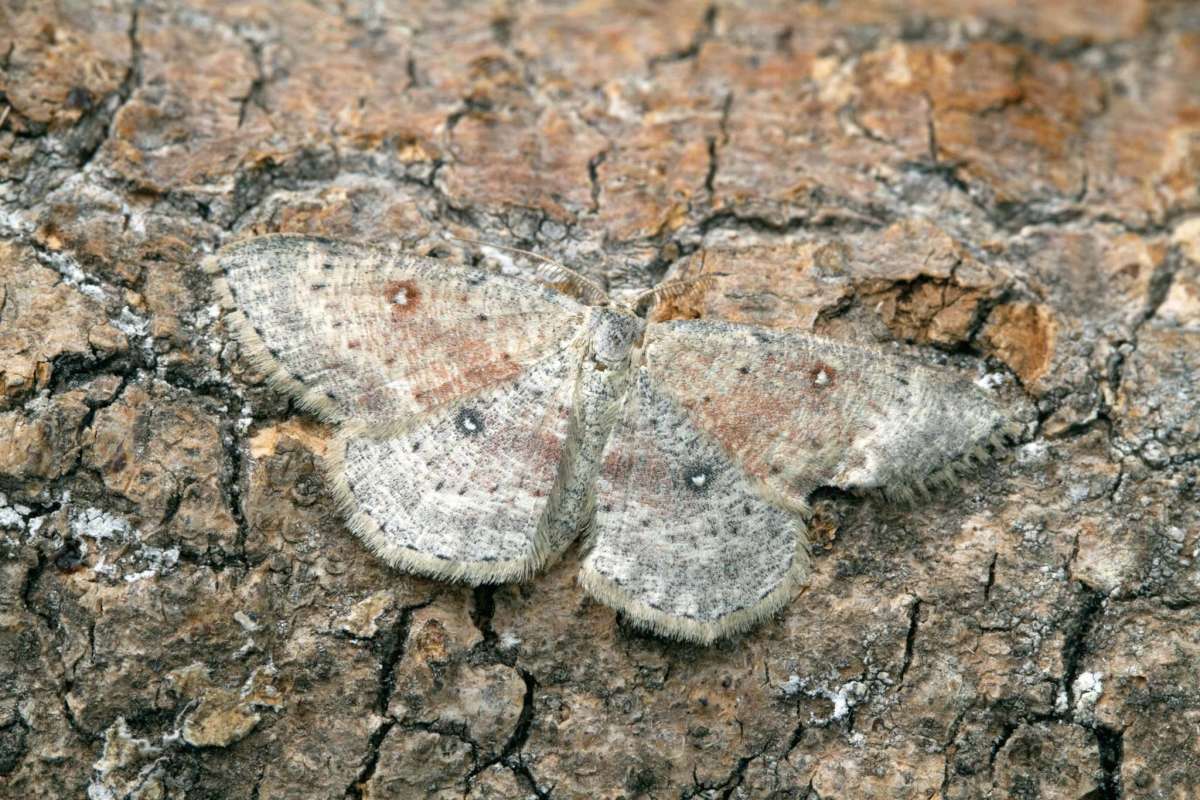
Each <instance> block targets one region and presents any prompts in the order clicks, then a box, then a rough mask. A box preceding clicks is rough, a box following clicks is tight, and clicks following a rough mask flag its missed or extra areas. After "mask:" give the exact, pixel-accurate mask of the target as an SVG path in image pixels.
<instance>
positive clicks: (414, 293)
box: [383, 281, 421, 320]
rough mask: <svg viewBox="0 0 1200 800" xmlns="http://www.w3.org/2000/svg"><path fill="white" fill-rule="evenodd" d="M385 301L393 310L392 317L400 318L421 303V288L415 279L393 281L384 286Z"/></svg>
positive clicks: (394, 318) (414, 309) (411, 311)
mask: <svg viewBox="0 0 1200 800" xmlns="http://www.w3.org/2000/svg"><path fill="white" fill-rule="evenodd" d="M383 302H385V303H387V305H388V307H389V308H391V310H392V319H393V320H399V319H402V318H403V317H405V316H407V315H409V314H411V313H413V312H414V311H416V310H417V308H418V307H419V306H420V305H421V290H420V289H419V288H417V284H416V283H415V282H414V281H391V282H390V283H388V285H387V286H385V287H383Z"/></svg>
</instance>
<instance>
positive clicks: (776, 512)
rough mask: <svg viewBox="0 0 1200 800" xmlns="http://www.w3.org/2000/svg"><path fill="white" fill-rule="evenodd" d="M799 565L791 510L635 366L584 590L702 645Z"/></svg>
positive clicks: (610, 449) (803, 557)
mask: <svg viewBox="0 0 1200 800" xmlns="http://www.w3.org/2000/svg"><path fill="white" fill-rule="evenodd" d="M807 574H808V549H807V541H806V539H805V536H804V529H803V526H802V523H801V521H800V519H799V518H798V517H797V516H796V515H794V514H791V513H788V512H787V511H785V510H783V509H781V508H779V507H778V506H775V505H773V504H771V503H769V502H767V501H766V500H764V498H763V496H762V494H761V493H760V492H759V491H757V490H756V487H755V486H754V485H753V482H752V480H751V479H750V478H749V477H748V476H747V475H746V474H745V472H744V471H743V470H742V469H740V468H739V466H738V465H737V464H735V463H734V462H733V461H731V460H730V459H729V457H728V455H727V454H726V453H725V452H724V451H723V450H722V449H721V447H720V446H719V445H718V444H717V443H716V442H715V441H714V440H713V439H712V438H711V437H709V436H707V435H706V434H705V433H704V432H703V431H701V430H700V429H699V428H698V427H697V426H696V425H695V423H694V422H693V421H692V420H691V419H690V418H689V416H688V415H687V413H686V412H685V411H684V410H683V409H681V408H680V407H679V406H678V405H677V404H676V403H674V402H673V401H672V400H671V399H670V398H669V397H668V396H667V395H665V394H664V393H662V392H661V391H659V390H658V388H657V386H656V385H655V382H654V380H653V378H652V376H651V375H650V373H649V372H647V371H646V370H645V369H641V370H638V372H637V374H636V375H635V376H634V378H633V381H632V385H631V388H630V392H629V394H628V396H627V398H626V402H625V406H624V409H623V411H622V413H621V414H620V416H619V418H618V420H617V422H616V425H615V427H614V429H613V432H612V436H611V438H610V439H609V443H608V446H607V448H606V450H605V456H604V460H603V463H602V464H601V467H600V474H599V478H598V480H597V487H596V512H595V521H594V528H593V532H592V542H591V548H590V550H589V552H588V554H587V556H586V557H585V558H584V561H583V566H582V570H581V573H580V580H581V583H582V584H583V586H584V588H585V589H586V590H587V591H588V592H589V593H590V594H592V595H593V596H595V597H596V598H598V599H599V600H601V601H602V602H604V603H606V604H608V605H610V606H612V607H614V608H616V609H618V610H620V611H622V612H623V613H625V614H627V615H628V616H629V617H630V618H631V619H632V620H633V621H634V622H635V623H637V624H639V625H641V626H643V627H647V628H650V629H652V630H654V631H656V632H658V633H660V634H664V635H668V636H674V637H677V638H682V639H690V640H693V641H699V642H705V643H707V642H711V641H713V640H714V639H717V638H719V637H721V636H723V635H726V634H728V633H733V632H736V631H738V630H741V629H743V628H746V627H749V626H750V625H752V624H754V623H755V622H756V621H757V620H759V619H760V618H762V617H763V616H765V615H767V614H770V613H771V612H773V611H774V610H775V609H777V608H779V607H780V606H782V605H783V604H785V603H786V602H787V601H788V600H790V599H791V598H792V596H793V595H794V594H795V592H796V589H797V587H798V586H799V585H800V584H801V583H802V582H803V580H804V579H805V577H806V576H807Z"/></svg>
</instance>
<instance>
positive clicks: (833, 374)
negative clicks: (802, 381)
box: [808, 361, 838, 391]
mask: <svg viewBox="0 0 1200 800" xmlns="http://www.w3.org/2000/svg"><path fill="white" fill-rule="evenodd" d="M837 377H838V373H837V370H836V369H834V368H833V367H831V366H829V365H828V364H825V363H823V362H820V361H818V362H817V363H816V364H813V365H812V366H811V367H809V369H808V382H809V383H810V384H811V385H812V386H813V388H816V389H821V390H823V391H825V390H829V389H832V388H833V387H834V386H836V385H837Z"/></svg>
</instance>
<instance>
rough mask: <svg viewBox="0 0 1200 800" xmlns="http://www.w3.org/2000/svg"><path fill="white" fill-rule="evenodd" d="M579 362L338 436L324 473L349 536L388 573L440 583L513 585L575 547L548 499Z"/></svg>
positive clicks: (548, 366) (564, 354)
mask: <svg viewBox="0 0 1200 800" xmlns="http://www.w3.org/2000/svg"><path fill="white" fill-rule="evenodd" d="M580 358H581V354H580V353H579V351H578V350H577V349H567V350H563V351H561V352H559V353H556V354H554V355H552V356H550V357H548V358H546V359H544V360H543V361H541V362H539V363H537V364H535V365H533V366H531V367H529V368H528V369H526V370H525V371H523V372H522V373H521V375H520V376H519V377H517V378H516V379H514V380H512V381H506V382H504V383H502V384H498V385H495V386H493V387H491V388H488V389H485V390H484V391H482V392H479V393H477V394H475V395H472V396H471V397H470V398H467V399H463V400H457V401H455V402H452V403H449V404H447V405H445V406H442V407H440V408H438V409H435V410H433V411H431V412H429V413H427V414H423V415H422V416H420V417H419V418H418V419H417V420H415V421H413V422H411V423H407V424H403V425H385V426H382V427H381V428H380V427H377V428H376V429H372V428H371V427H370V426H364V425H361V424H354V423H351V424H348V425H345V426H343V427H342V429H341V431H340V433H339V434H338V436H337V438H336V439H335V441H334V442H333V445H332V446H331V448H330V454H329V455H328V457H327V458H328V461H329V464H330V466H331V467H332V468H331V469H330V470H329V472H330V474H331V481H332V484H333V489H334V492H335V493H336V494H337V496H338V498H339V499H340V500H341V502H342V505H343V507H344V511H345V513H346V516H347V519H348V520H349V521H350V525H351V527H352V528H353V529H354V530H355V532H356V533H358V534H359V535H360V536H361V537H362V538H363V539H364V540H366V542H367V543H368V544H369V545H370V546H371V548H372V549H373V550H375V552H376V553H378V554H379V555H380V556H382V557H383V558H384V559H385V560H387V561H388V562H389V563H391V564H396V565H399V566H402V567H404V568H405V569H407V570H409V571H413V572H419V573H422V574H425V575H432V576H435V577H440V578H449V579H457V580H464V581H466V582H469V583H480V582H484V581H489V582H491V581H510V580H520V579H522V578H525V577H528V576H529V575H531V574H532V573H534V572H535V571H537V570H538V569H539V568H540V567H541V566H542V565H543V564H544V563H545V562H546V560H547V559H549V558H552V557H554V556H556V555H557V554H558V553H559V552H561V551H562V550H563V549H564V548H565V547H566V546H567V545H568V544H570V542H571V541H572V540H573V539H574V538H575V532H576V530H577V528H576V527H575V526H574V525H569V526H567V525H563V524H560V522H561V519H560V518H561V516H562V515H561V514H560V510H561V508H562V504H561V502H560V501H561V499H562V498H561V495H560V492H559V483H560V481H559V476H560V471H561V470H562V469H564V468H565V465H564V464H563V462H564V459H570V458H571V454H570V453H568V452H566V450H567V444H566V442H567V437H568V432H569V425H570V416H571V408H572V399H573V395H574V391H575V381H573V380H570V379H569V378H570V377H573V376H574V374H575V373H576V372H577V370H578V365H579V360H580Z"/></svg>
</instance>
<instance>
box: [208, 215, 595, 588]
mask: <svg viewBox="0 0 1200 800" xmlns="http://www.w3.org/2000/svg"><path fill="white" fill-rule="evenodd" d="M209 269H210V271H212V272H214V273H215V274H217V275H218V276H219V279H218V282H217V284H218V288H219V290H220V291H221V292H222V295H223V298H224V300H225V301H226V302H227V303H228V304H229V305H231V306H232V307H233V308H235V309H236V311H235V313H234V314H233V315H232V316H233V319H234V320H235V324H236V325H237V326H238V332H239V334H240V337H241V339H242V341H243V342H244V343H245V344H246V345H247V346H248V348H249V350H250V352H251V353H252V354H253V355H254V356H255V358H256V359H257V360H258V362H259V363H260V365H261V366H262V367H263V368H264V369H266V370H267V371H268V373H269V374H270V376H271V377H272V379H273V380H274V381H275V382H276V383H277V384H279V385H281V386H283V387H284V388H286V389H287V390H289V391H291V392H292V393H294V394H295V395H296V396H298V397H299V398H301V399H302V401H303V402H304V403H305V404H306V405H307V406H309V407H310V408H313V409H315V410H316V411H317V412H318V413H320V414H321V415H322V416H323V417H325V418H326V419H329V420H331V421H334V422H338V423H341V429H340V431H339V434H338V436H337V438H336V439H335V441H334V443H333V445H332V447H331V452H330V457H329V459H328V463H327V467H329V472H330V479H331V481H332V483H333V486H334V489H335V491H336V494H337V495H338V497H339V499H340V500H341V502H342V504H343V506H344V507H345V510H346V513H347V516H348V518H349V520H350V523H351V526H352V527H353V528H354V529H355V531H356V532H357V533H358V534H359V535H360V536H362V537H363V538H364V539H365V540H366V541H367V543H368V544H369V545H370V546H371V547H372V548H373V549H374V550H376V551H377V552H378V553H379V554H380V555H381V556H383V557H384V558H385V559H386V560H387V561H389V562H390V563H392V564H396V565H399V566H402V567H404V568H406V569H409V570H411V571H415V572H421V573H424V574H428V575H434V576H438V577H445V578H451V579H460V580H464V581H468V582H471V583H479V582H483V581H503V580H512V579H515V578H520V577H523V576H525V575H528V574H530V573H531V572H533V571H534V570H536V569H537V568H538V567H539V566H540V565H542V564H543V563H544V562H545V561H546V559H547V558H549V557H551V556H553V555H555V554H556V553H557V552H559V551H560V550H561V549H562V548H564V547H565V546H566V545H567V544H568V543H569V542H570V540H571V538H573V536H574V533H575V528H574V527H571V526H565V525H561V524H559V522H560V521H559V520H558V517H557V515H556V512H557V510H558V506H559V502H558V496H559V492H558V490H557V489H556V487H557V486H558V483H559V481H558V476H559V473H560V469H561V468H560V462H561V461H562V460H563V457H564V455H565V454H566V453H565V450H566V448H565V444H566V441H567V437H568V434H569V418H570V410H571V403H572V399H573V392H574V388H575V385H576V378H577V374H578V366H579V363H580V359H581V358H582V355H581V349H582V348H583V346H584V345H585V343H586V318H587V309H586V308H584V307H583V306H581V305H579V304H578V303H576V302H575V301H574V300H572V299H571V298H569V297H566V296H565V295H561V294H559V293H557V292H554V291H553V290H550V289H546V288H543V287H539V286H537V285H535V284H531V283H528V282H525V281H520V280H516V279H512V278H507V277H504V276H499V275H491V274H488V273H485V272H483V271H480V270H475V269H470V268H463V267H455V266H452V265H448V264H443V263H442V262H439V261H437V260H434V259H427V258H419V257H415V256H412V255H405V254H399V253H392V252H389V251H386V250H381V249H377V248H372V247H365V246H358V245H352V244H348V243H345V242H337V241H330V240H326V239H317V238H309V237H297V236H269V237H263V238H259V239H253V240H249V241H247V242H243V243H240V244H236V245H233V246H231V247H228V248H226V249H224V250H222V251H221V252H220V253H218V254H217V255H216V256H215V257H214V258H213V259H211V260H210V261H209Z"/></svg>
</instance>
